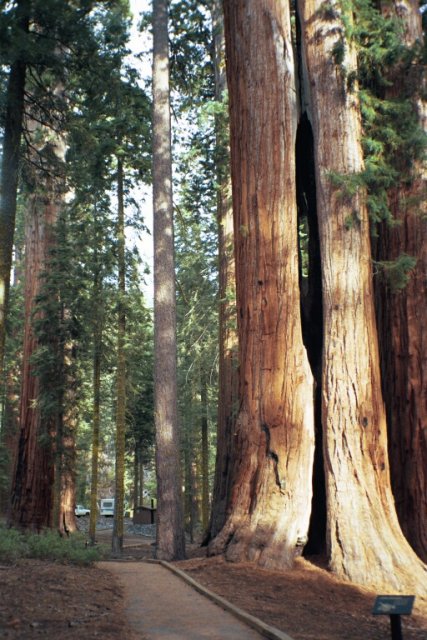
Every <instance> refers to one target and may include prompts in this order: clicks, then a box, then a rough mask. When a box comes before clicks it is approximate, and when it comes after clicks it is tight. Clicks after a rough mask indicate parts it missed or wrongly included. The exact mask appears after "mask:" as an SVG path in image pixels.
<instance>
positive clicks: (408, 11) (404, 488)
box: [375, 0, 427, 561]
mask: <svg viewBox="0 0 427 640" xmlns="http://www.w3.org/2000/svg"><path fill="white" fill-rule="evenodd" d="M383 12H384V13H385V14H386V15H389V14H390V13H391V15H392V16H393V17H394V18H397V19H400V20H401V21H402V23H403V25H404V27H405V29H404V31H405V44H406V45H407V46H409V47H410V46H413V45H414V44H415V43H416V42H417V41H418V42H419V43H422V40H423V33H422V25H421V16H420V13H419V10H418V2H415V1H414V0H405V1H403V2H399V3H398V4H397V3H387V5H385V6H384V7H383ZM423 73H425V69H423V67H422V63H421V62H420V61H418V63H417V64H412V65H411V68H410V69H409V70H408V69H407V68H406V67H405V68H404V69H402V70H401V73H400V75H399V74H398V73H397V74H396V73H394V74H393V77H391V78H390V80H391V81H392V85H391V86H390V87H388V88H387V90H386V93H387V96H388V97H390V98H396V97H397V98H399V97H400V99H402V96H406V95H408V94H409V95H411V94H413V87H417V91H418V92H419V93H420V94H422V88H423V82H424V84H425V77H424V78H423ZM408 89H409V91H408ZM412 102H413V105H414V109H415V110H416V112H417V113H418V119H419V123H420V127H421V129H423V130H424V131H425V132H427V103H426V102H425V100H423V99H422V98H421V95H416V94H415V95H412ZM407 174H408V171H407V168H406V170H405V168H404V167H402V172H401V175H403V176H405V179H404V181H402V183H401V184H398V185H397V186H396V187H395V188H393V189H391V190H390V197H389V206H390V210H391V213H392V215H393V218H394V220H395V221H396V222H397V224H393V226H390V225H388V224H386V223H384V224H382V225H381V229H380V231H379V237H378V239H377V242H376V247H375V249H376V250H375V258H376V260H379V261H381V260H386V261H389V260H395V259H397V258H398V257H399V256H400V255H401V254H407V255H410V256H414V257H415V258H416V259H417V263H416V266H415V268H414V269H413V270H412V272H411V273H410V275H409V281H408V283H407V285H406V287H405V288H404V289H402V290H401V291H393V290H392V289H391V288H390V287H389V286H387V282H385V281H384V280H383V279H381V278H377V279H376V293H377V301H378V304H377V309H378V312H377V319H378V324H379V335H380V351H381V360H382V369H383V373H384V384H383V388H384V398H385V402H386V408H387V419H388V432H389V439H390V441H389V455H390V467H391V480H392V487H393V494H394V497H395V501H396V508H397V513H398V516H399V521H400V524H401V527H402V530H403V532H404V534H405V536H406V537H407V539H408V541H409V542H410V544H411V545H412V547H413V548H414V550H415V551H416V552H417V554H418V555H419V556H420V557H421V558H422V559H423V560H424V561H426V560H427V510H426V508H425V505H426V503H427V432H426V429H425V425H426V424H427V398H426V389H427V323H426V319H425V309H426V306H427V304H426V303H427V286H426V270H427V222H426V220H427V218H426V211H427V209H426V203H427V182H426V181H427V167H426V164H425V163H424V164H421V163H420V162H417V163H415V164H414V165H413V167H412V176H411V182H409V181H408V179H407Z"/></svg>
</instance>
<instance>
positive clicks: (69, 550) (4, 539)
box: [0, 527, 107, 566]
mask: <svg viewBox="0 0 427 640" xmlns="http://www.w3.org/2000/svg"><path fill="white" fill-rule="evenodd" d="M106 554H107V547H106V546H105V545H100V546H96V547H91V546H86V538H85V536H84V534H81V533H73V534H71V535H70V536H69V537H63V538H62V537H61V536H60V535H59V534H58V532H57V531H53V530H46V531H43V532H42V533H40V534H37V533H29V532H24V533H21V532H20V531H17V530H16V529H8V528H6V527H0V562H3V563H7V564H12V563H14V562H16V561H17V560H19V559H20V558H38V559H40V560H52V561H55V562H61V563H70V564H76V565H80V566H89V565H91V564H92V563H93V562H96V561H97V560H101V559H102V558H103V557H105V556H106Z"/></svg>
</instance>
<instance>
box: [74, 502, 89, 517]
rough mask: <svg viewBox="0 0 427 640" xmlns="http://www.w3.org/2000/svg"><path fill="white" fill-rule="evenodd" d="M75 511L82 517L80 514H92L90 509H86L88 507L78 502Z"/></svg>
mask: <svg viewBox="0 0 427 640" xmlns="http://www.w3.org/2000/svg"><path fill="white" fill-rule="evenodd" d="M74 513H75V514H76V516H77V517H78V518H80V516H88V515H90V509H86V507H83V506H82V505H81V504H78V505H77V506H76V508H75V509H74Z"/></svg>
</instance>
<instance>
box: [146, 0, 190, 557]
mask: <svg viewBox="0 0 427 640" xmlns="http://www.w3.org/2000/svg"><path fill="white" fill-rule="evenodd" d="M168 6H169V3H168V1H167V0H154V1H153V204H154V327H155V331H154V354H155V355H154V359H155V365H154V396H155V400H154V406H155V410H154V413H155V427H156V447H157V448H156V465H157V500H158V502H157V557H158V558H159V559H165V560H172V559H179V558H183V557H184V555H185V544H184V529H183V516H182V505H181V471H180V461H179V431H178V409H177V378H176V300H175V269H174V242H173V204H172V154H171V121H170V98H169V48H168Z"/></svg>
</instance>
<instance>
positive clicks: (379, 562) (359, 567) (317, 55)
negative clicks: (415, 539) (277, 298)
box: [300, 0, 427, 594]
mask: <svg viewBox="0 0 427 640" xmlns="http://www.w3.org/2000/svg"><path fill="white" fill-rule="evenodd" d="M322 9H323V6H322V2H321V0H305V1H304V0H303V1H302V2H301V4H300V12H301V23H302V39H303V43H304V47H305V63H306V78H305V83H304V87H305V98H306V100H307V103H308V105H309V107H308V109H309V116H310V118H311V121H312V125H313V132H314V144H315V161H316V187H317V189H316V190H317V204H318V207H317V208H318V221H319V237H320V250H321V255H322V288H323V311H324V349H323V379H322V396H323V398H322V424H323V429H324V458H325V474H326V491H327V544H328V554H329V561H330V566H331V568H332V570H333V571H335V572H336V573H338V574H339V575H340V576H342V577H344V578H347V579H349V580H351V581H353V582H357V583H362V584H369V585H370V586H377V587H378V588H380V587H383V588H384V587H385V586H387V587H388V588H389V589H396V590H406V589H407V590H410V591H411V592H413V593H419V594H421V593H422V592H423V591H424V589H425V587H424V584H425V580H426V577H427V572H426V568H425V567H424V565H422V563H421V562H420V561H419V559H418V558H417V557H416V556H415V554H414V553H413V552H412V550H411V548H410V547H409V545H408V544H407V541H406V540H405V538H404V536H403V535H402V532H401V530H400V527H399V524H398V521H397V516H396V512H395V506H394V500H393V495H392V492H391V486H390V476H389V465H388V455H387V433H386V420H385V411H384V406H383V400H382V395H381V380H380V368H379V354H378V343H377V334H376V323H375V315H374V305H373V288H372V272H371V260H370V242H369V221H368V216H367V209H366V202H365V198H364V194H363V192H362V191H361V190H360V189H359V190H357V191H356V193H354V192H350V191H347V192H346V193H345V194H343V193H342V192H341V193H340V192H339V190H338V189H337V188H336V187H334V184H333V180H332V179H331V174H333V173H334V174H336V175H340V176H345V175H347V176H348V177H349V179H351V177H352V175H354V174H357V173H358V172H360V171H361V169H362V167H363V163H362V150H361V125H360V115H359V107H358V101H357V93H356V91H353V92H349V91H348V87H347V77H348V74H350V73H351V72H352V71H354V69H355V67H356V58H355V52H354V50H353V49H352V47H351V46H350V44H349V43H348V42H346V41H345V32H344V23H343V20H342V16H341V5H340V4H339V3H338V2H337V3H334V4H333V6H330V7H329V9H328V11H324V10H322ZM337 44H342V46H343V47H344V58H343V60H342V62H340V63H339V64H338V63H337V62H336V61H335V60H334V55H333V52H334V50H336V49H334V47H336V46H337ZM331 114H333V117H331Z"/></svg>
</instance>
